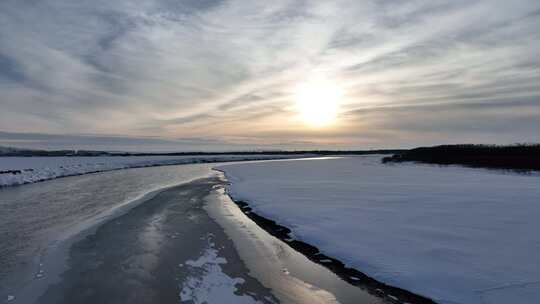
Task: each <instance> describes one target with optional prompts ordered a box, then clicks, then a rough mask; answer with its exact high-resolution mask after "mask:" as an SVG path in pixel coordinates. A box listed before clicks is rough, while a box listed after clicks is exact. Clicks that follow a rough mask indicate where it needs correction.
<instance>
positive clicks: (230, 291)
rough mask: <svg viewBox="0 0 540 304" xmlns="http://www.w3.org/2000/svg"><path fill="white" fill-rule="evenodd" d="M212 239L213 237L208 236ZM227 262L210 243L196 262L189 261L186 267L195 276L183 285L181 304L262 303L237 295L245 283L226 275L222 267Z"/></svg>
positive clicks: (249, 297)
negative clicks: (238, 287) (238, 289)
mask: <svg viewBox="0 0 540 304" xmlns="http://www.w3.org/2000/svg"><path fill="white" fill-rule="evenodd" d="M208 238H209V239H211V236H208ZM222 264H227V260H226V259H224V258H222V257H219V256H218V250H217V249H215V244H214V243H213V242H211V241H209V245H208V248H207V249H206V251H205V252H204V254H203V255H201V256H200V257H199V258H198V259H197V260H195V261H187V262H186V263H185V265H187V267H189V271H190V272H191V273H192V274H193V275H192V276H190V277H188V278H187V279H186V280H185V281H184V282H183V283H182V286H181V288H182V290H181V291H180V302H181V303H193V304H205V303H238V304H243V303H246V304H255V303H260V302H259V301H256V300H255V299H253V298H252V297H251V296H247V295H236V294H235V292H236V291H237V288H236V286H237V285H241V284H243V283H244V279H242V278H231V277H229V276H228V275H227V274H225V273H224V272H223V271H222V269H221V266H220V265H222Z"/></svg>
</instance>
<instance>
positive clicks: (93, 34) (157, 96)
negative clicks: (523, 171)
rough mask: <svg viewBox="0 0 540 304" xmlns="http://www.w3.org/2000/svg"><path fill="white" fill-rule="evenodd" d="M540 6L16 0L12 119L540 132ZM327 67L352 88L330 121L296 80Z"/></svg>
mask: <svg viewBox="0 0 540 304" xmlns="http://www.w3.org/2000/svg"><path fill="white" fill-rule="evenodd" d="M539 15H540V4H539V3H538V1H534V0H529V1H527V0H522V1H517V2H513V3H510V2H508V1H502V0H490V1H488V0H477V1H465V0H458V1H455V0H453V1H451V0H436V1H408V2H403V1H391V0H384V1H382V0H381V1H353V0H340V1H333V2H321V1H292V0H291V1H289V0H277V1H273V2H272V3H262V2H253V1H251V2H246V1H240V0H228V1H211V0H205V1H195V0H190V1H171V0H144V1H131V0H119V1H114V3H111V2H110V1H104V0H96V1H90V2H89V1H68V0H43V1H37V2H36V1H15V0H6V1H2V2H1V3H0V94H1V95H0V96H1V98H0V106H1V111H0V130H4V131H7V132H26V133H28V132H37V131H39V132H45V133H49V134H54V133H58V134H65V132H66V130H69V131H70V132H73V133H76V134H81V133H92V134H103V135H111V134H122V135H123V136H127V137H130V138H131V137H148V136H158V137H160V138H165V139H174V138H183V137H187V138H207V137H211V138H223V139H228V138H235V140H236V139H240V141H241V140H244V141H245V142H246V144H247V143H252V142H261V141H263V140H265V141H269V144H272V143H274V144H279V143H282V142H293V141H296V142H309V143H320V144H321V145H323V146H324V145H329V144H335V143H337V142H339V143H340V145H347V143H349V144H350V145H351V146H355V147H356V146H361V145H366V146H370V145H379V146H395V145H398V144H402V143H403V142H404V141H400V136H401V135H403V136H405V135H404V134H405V133H404V132H405V131H404V130H406V132H407V133H406V138H407V140H408V141H409V142H412V141H414V142H418V143H430V142H435V141H434V139H433V138H434V137H433V132H435V131H434V130H436V132H438V133H437V134H438V136H443V138H442V139H441V140H442V141H443V142H444V139H445V138H447V139H448V140H455V141H459V140H460V139H462V140H473V141H474V140H488V139H490V140H493V141H494V142H498V141H510V140H512V139H514V140H515V141H532V140H538V137H537V136H536V135H535V134H534V132H532V131H531V128H532V129H534V122H535V121H540V114H539V113H538V105H537V104H535V101H537V100H540V99H539V98H540V86H539V85H538V83H540V59H539V58H538V56H537V50H538V49H540V37H539V36H538V30H537V29H538V28H540V18H538V16H539ZM479 20H481V22H479ZM314 74H320V75H324V76H325V77H326V78H328V79H330V80H332V81H334V82H336V83H338V84H339V85H340V86H342V87H343V88H344V89H345V91H346V100H345V101H344V105H343V110H344V112H345V113H344V114H343V115H342V116H343V117H344V120H343V121H341V122H338V124H337V125H336V126H335V128H330V129H328V130H321V131H318V132H312V131H311V130H309V128H306V127H305V126H301V125H300V124H299V123H298V121H297V120H295V119H296V118H295V115H296V114H295V112H294V87H295V86H296V85H297V84H298V83H301V82H303V81H305V80H306V79H309V78H310V77H311V76H312V75H314ZM523 100H527V103H528V105H527V106H519V104H523ZM514 102H515V104H514ZM441 104H444V105H445V106H444V107H447V108H444V109H441V107H442V106H440V105H441ZM512 105H516V106H512ZM398 109H399V110H398ZM405 109H406V110H405ZM405 112H406V113H407V119H405V121H406V122H403V123H396V121H401V120H403V119H404V118H403V117H404V115H405V114H404V113H405ZM366 115H369V116H370V117H367V116H366ZM375 116H376V117H375ZM415 120H416V121H418V122H422V123H413V121H415ZM472 121H474V124H475V126H476V127H474V128H464V127H461V128H460V127H459V126H467V125H470V124H471V123H472ZM369 123H371V125H369ZM509 125H511V126H512V127H511V128H509ZM374 129H377V130H374ZM501 133H504V134H505V137H504V138H502V139H500V140H499V137H497V136H496V135H497V134H501ZM254 138H259V139H254ZM331 139H332V140H331ZM436 141H437V142H438V141H439V139H437V140H436Z"/></svg>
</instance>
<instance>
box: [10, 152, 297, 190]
mask: <svg viewBox="0 0 540 304" xmlns="http://www.w3.org/2000/svg"><path fill="white" fill-rule="evenodd" d="M298 157H305V155H304V156H301V155H262V154H261V155H215V156H211V155H203V156H96V157H0V187H3V186H12V185H21V184H27V183H34V182H38V181H43V180H48V179H53V178H58V177H64V176H72V175H80V174H86V173H93V172H103V171H110V170H118V169H126V168H139V167H148V166H163V165H180V164H189V163H197V162H202V161H206V162H220V161H235V160H260V159H282V158H298ZM14 170H16V171H20V172H13V171H14ZM10 171H11V172H10Z"/></svg>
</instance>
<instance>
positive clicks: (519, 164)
mask: <svg viewBox="0 0 540 304" xmlns="http://www.w3.org/2000/svg"><path fill="white" fill-rule="evenodd" d="M406 161H416V162H422V163H429V164H439V165H465V166H470V167H484V168H498V169H512V170H523V171H528V170H540V144H517V145H510V146H497V145H472V144H468V145H443V146H436V147H421V148H415V149H411V150H407V151H402V152H398V153H396V154H394V155H393V156H389V157H385V158H383V162H384V163H388V162H406Z"/></svg>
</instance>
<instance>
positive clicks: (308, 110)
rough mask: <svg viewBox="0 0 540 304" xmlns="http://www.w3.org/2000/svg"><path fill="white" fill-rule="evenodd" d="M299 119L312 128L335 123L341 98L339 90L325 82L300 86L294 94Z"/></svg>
mask: <svg viewBox="0 0 540 304" xmlns="http://www.w3.org/2000/svg"><path fill="white" fill-rule="evenodd" d="M295 95H296V96H295V99H296V107H297V111H298V113H299V114H300V117H301V119H302V120H303V121H304V122H305V123H306V124H308V125H310V126H312V127H325V126H328V125H330V124H332V123H333V122H335V119H336V116H337V114H338V110H339V104H340V100H341V96H342V92H341V89H340V88H339V87H338V86H336V85H334V84H332V83H330V82H327V81H315V82H309V83H304V84H301V85H299V86H298V87H297V89H296V94H295Z"/></svg>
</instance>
